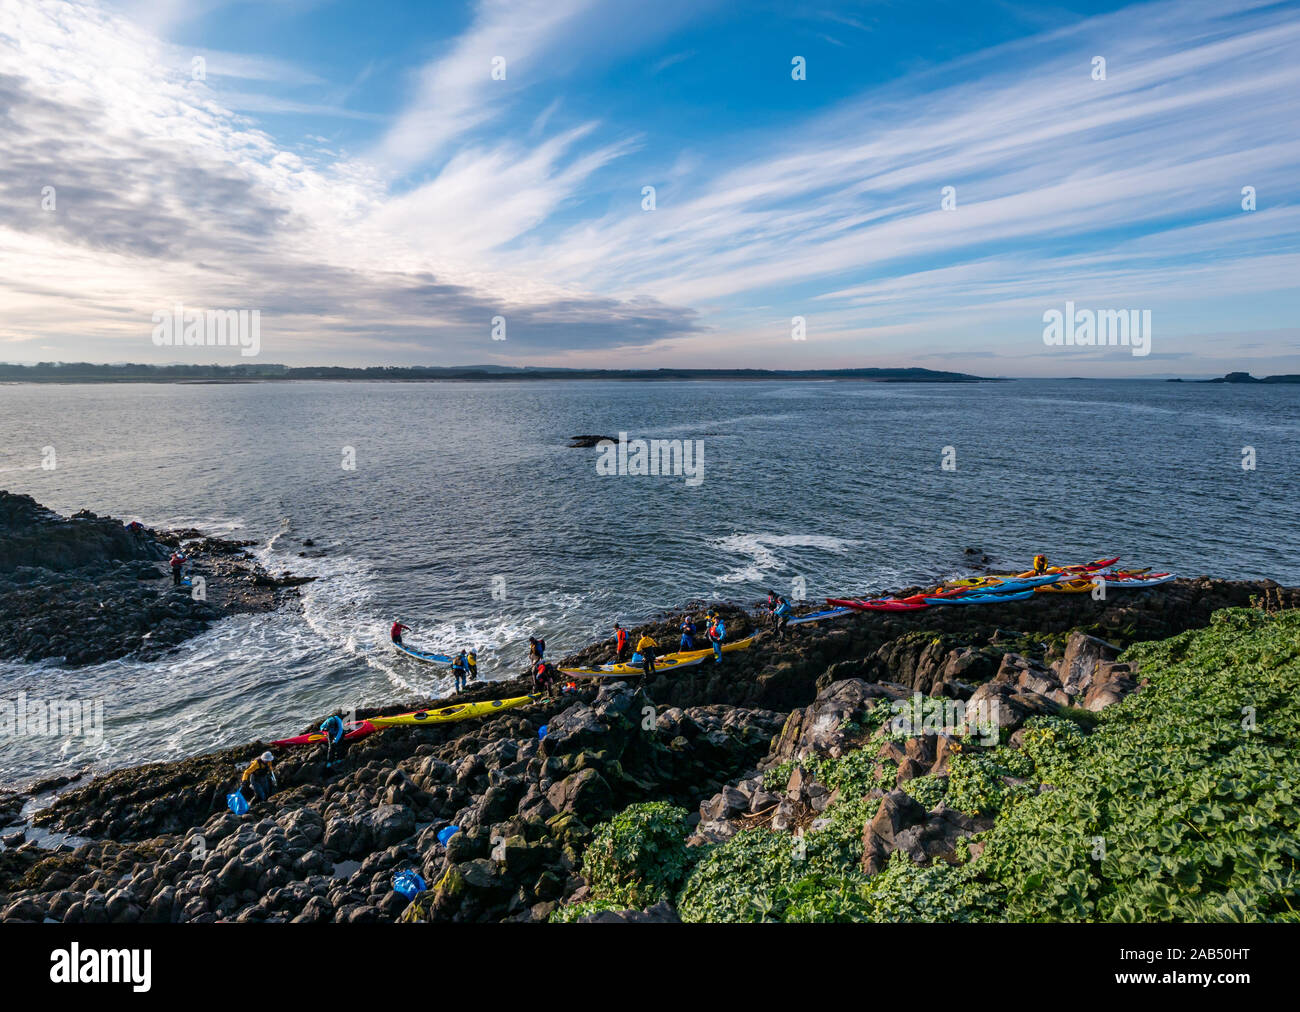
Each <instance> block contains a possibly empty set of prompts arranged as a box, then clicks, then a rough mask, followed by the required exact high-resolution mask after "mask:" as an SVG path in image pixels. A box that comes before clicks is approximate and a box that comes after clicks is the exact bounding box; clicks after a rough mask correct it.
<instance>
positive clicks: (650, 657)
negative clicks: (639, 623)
mask: <svg viewBox="0 0 1300 1012" xmlns="http://www.w3.org/2000/svg"><path fill="white" fill-rule="evenodd" d="M658 649H659V644H658V643H656V642H655V641H654V638H653V637H652V636H651V635H650V634H649V633H646V634H645V635H644V636H642V637H641V638H640V639H639V640H637V641H636V652H637V653H639V654H640V655H641V677H642V678H646V679H648V678H649V677H650V676H651V675H653V674H654V673H655V651H656V650H658Z"/></svg>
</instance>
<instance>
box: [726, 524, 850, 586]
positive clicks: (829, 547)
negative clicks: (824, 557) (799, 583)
mask: <svg viewBox="0 0 1300 1012" xmlns="http://www.w3.org/2000/svg"><path fill="white" fill-rule="evenodd" d="M858 544H861V542H860V541H857V540H855V539H853V538H837V537H833V536H831V535H829V534H730V535H728V536H726V537H724V538H715V539H713V540H712V541H711V542H710V547H712V548H715V549H717V550H718V551H720V552H726V553H728V554H730V555H741V556H747V557H748V558H749V562H748V563H747V564H745V565H743V566H740V567H739V568H737V569H733V570H731V571H729V572H726V573H723V574H722V575H721V576H719V577H716V578H715V580H714V583H715V584H736V583H761V582H762V581H763V580H764V579H765V578H767V577H768V576H769V575H770V574H771V573H773V572H776V571H777V570H780V569H785V568H788V564H787V563H786V562H784V561H783V560H782V559H781V557H780V555H779V553H778V552H777V549H781V548H812V549H816V550H818V551H823V552H833V553H834V554H836V555H847V554H848V551H849V549H850V548H851V547H853V546H854V545H858Z"/></svg>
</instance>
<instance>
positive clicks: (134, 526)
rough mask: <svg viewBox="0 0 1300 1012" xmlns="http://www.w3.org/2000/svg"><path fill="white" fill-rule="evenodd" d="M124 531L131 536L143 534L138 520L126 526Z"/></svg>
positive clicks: (142, 525)
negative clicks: (128, 532)
mask: <svg viewBox="0 0 1300 1012" xmlns="http://www.w3.org/2000/svg"><path fill="white" fill-rule="evenodd" d="M126 529H127V530H128V531H130V532H131V533H132V534H143V533H144V524H142V523H140V521H139V520H132V521H131V522H130V523H129V524H127V525H126Z"/></svg>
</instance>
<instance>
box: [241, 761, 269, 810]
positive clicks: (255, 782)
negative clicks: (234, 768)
mask: <svg viewBox="0 0 1300 1012" xmlns="http://www.w3.org/2000/svg"><path fill="white" fill-rule="evenodd" d="M274 759H275V756H273V755H271V753H270V752H263V753H262V754H261V755H260V756H258V757H257V758H256V759H254V760H253V761H252V762H251V763H249V764H248V767H247V768H246V769H245V770H244V775H243V776H242V777H240V782H241V789H242V786H243V784H247V785H248V786H249V787H251V788H252V789H253V794H254V795H255V796H256V797H257V800H258V801H265V800H266V799H267V798H269V797H270V796H271V793H272V792H273V791H274V790H275V788H276V780H275V768H274V767H273V766H272V765H271V762H272V760H274Z"/></svg>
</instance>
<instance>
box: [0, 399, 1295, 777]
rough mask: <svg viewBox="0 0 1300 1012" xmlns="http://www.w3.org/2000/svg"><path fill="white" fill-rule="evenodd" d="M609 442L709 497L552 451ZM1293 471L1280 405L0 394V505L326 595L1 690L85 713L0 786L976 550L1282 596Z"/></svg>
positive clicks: (514, 666) (268, 730) (506, 671)
mask: <svg viewBox="0 0 1300 1012" xmlns="http://www.w3.org/2000/svg"><path fill="white" fill-rule="evenodd" d="M620 432H626V433H627V434H628V438H629V439H636V438H646V439H650V438H659V439H681V440H690V441H691V445H692V446H694V445H696V444H695V441H696V440H701V441H702V445H703V465H704V469H703V475H702V480H701V481H699V482H698V483H695V482H693V481H689V480H688V477H687V476H686V475H657V476H656V475H646V476H641V475H635V474H613V475H610V474H600V473H598V470H597V461H598V456H599V454H598V451H597V450H595V449H569V448H568V447H567V445H566V444H567V442H568V439H569V437H570V436H572V435H575V434H579V433H596V434H609V435H613V436H615V437H617V436H618V434H619V433H620ZM47 446H53V447H54V448H55V452H56V454H57V467H56V468H55V469H54V470H44V469H42V467H41V459H42V452H43V448H44V447H47ZM1245 447H1253V448H1254V452H1255V456H1256V467H1255V469H1254V470H1246V469H1243V467H1242V460H1243V448H1245ZM347 448H351V449H352V450H353V451H354V455H355V467H354V468H353V469H348V468H346V467H344V466H343V465H344V463H345V462H346V459H347ZM945 448H951V450H950V451H948V460H949V462H950V463H951V462H953V461H954V460H955V465H956V466H955V469H945V468H944V467H943V463H944V459H945ZM1298 466H1300V387H1297V386H1290V387H1288V386H1249V387H1243V386H1234V385H1204V384H1189V383H1181V384H1180V383H1164V382H1154V381H1153V382H1119V383H1116V382H1102V381H1087V380H1072V381H1013V382H1005V383H988V384H979V385H946V384H945V385H927V384H873V383H861V382H837V381H827V382H799V383H795V382H755V383H728V382H673V383H652V382H614V381H590V382H585V381H581V382H580V381H575V382H562V383H541V382H493V383H465V384H461V383H410V384H407V383H325V382H322V383H309V382H302V383H287V384H247V385H219V384H212V385H205V384H187V385H162V384H159V385H147V384H144V385H124V386H117V385H76V386H63V385H58V386H36V385H30V386H29V385H7V386H4V385H0V488H6V489H8V490H10V491H13V492H23V493H27V494H30V495H32V496H34V497H35V498H36V499H37V500H38V501H40V502H41V503H44V504H45V505H47V506H50V507H52V508H54V509H57V510H59V511H61V512H64V513H71V512H74V511H76V510H78V509H82V508H87V509H91V510H94V511H95V512H97V513H101V514H105V513H107V514H112V515H114V516H117V517H120V518H122V519H123V520H124V521H126V520H130V519H135V518H138V519H140V520H142V521H144V522H145V523H146V524H147V525H150V526H157V527H178V526H197V527H201V528H203V529H205V530H206V531H208V532H211V533H214V534H219V535H223V536H227V537H236V538H241V539H250V540H255V541H256V542H257V547H256V548H255V549H253V551H255V553H256V554H257V556H258V557H259V558H260V559H261V560H262V561H263V562H264V563H265V564H266V565H267V566H268V567H270V568H271V569H272V570H275V571H283V570H288V571H291V572H293V573H297V574H304V575H311V576H316V577H318V579H317V580H316V582H314V583H311V584H309V585H307V586H305V587H304V588H303V597H302V608H301V610H300V611H299V610H287V611H283V612H281V613H277V614H273V615H258V616H241V617H235V618H231V619H226V620H223V621H222V622H220V623H219V624H217V625H216V626H214V627H213V628H212V629H211V630H210V631H209V632H208V633H206V634H204V635H202V636H200V637H197V638H196V639H194V640H192V641H190V642H189V643H188V644H186V645H185V646H183V647H182V648H181V649H179V650H178V651H177V652H176V653H175V654H173V655H170V656H169V657H167V658H165V659H163V660H161V661H155V662H152V663H147V664H146V663H138V662H134V661H130V660H126V661H119V662H114V663H109V664H102V665H96V666H93V667H89V668H82V669H77V670H63V669H60V668H58V667H56V666H54V665H50V664H39V665H27V664H19V663H12V662H0V698H3V699H7V700H10V701H14V700H15V699H17V697H18V696H19V694H20V693H26V694H27V697H28V698H30V699H44V700H50V699H94V700H102V701H103V706H104V721H103V725H104V734H103V736H102V739H99V740H93V739H90V740H88V739H86V738H84V737H81V738H71V737H70V738H67V739H63V740H60V739H51V738H48V737H42V738H29V737H11V738H10V739H9V740H0V784H5V783H9V784H13V783H15V782H17V783H21V782H25V781H27V780H30V779H31V778H33V777H36V776H44V775H49V774H51V773H54V772H68V771H70V770H74V769H79V768H83V767H85V766H88V765H93V766H96V767H98V768H104V767H111V766H121V765H126V764H135V763H140V762H145V761H151V760H160V759H168V758H176V757H179V756H182V755H188V754H194V753H197V752H202V751H207V750H210V749H214V748H218V747H223V746H226V745H230V744H234V743H240V742H246V741H250V740H253V739H256V738H259V737H261V738H268V739H269V738H275V737H283V736H286V735H289V734H293V733H297V732H298V731H299V729H300V728H301V727H302V726H303V725H304V724H305V722H306V721H307V720H309V719H310V718H312V717H314V716H317V715H320V714H322V713H324V712H326V711H327V710H330V709H332V708H334V707H339V706H341V707H343V708H345V709H348V708H351V707H352V706H358V705H364V704H377V703H384V702H399V701H402V700H407V699H412V698H414V697H416V696H421V695H425V694H433V693H438V692H440V691H442V690H445V689H446V688H448V687H449V680H448V679H447V678H446V677H444V676H442V675H441V673H440V670H441V669H434V668H429V667H427V666H422V665H420V664H419V663H418V662H415V661H412V660H410V659H407V658H403V657H401V656H398V655H397V654H395V653H394V651H392V650H391V648H390V647H389V645H388V643H387V631H388V626H389V623H391V622H392V620H393V619H394V618H395V617H400V618H401V620H402V621H403V622H405V623H406V624H407V625H409V626H411V627H412V629H413V630H414V631H413V632H412V633H409V634H407V641H408V643H412V644H415V645H418V646H421V647H424V648H434V649H437V650H439V651H441V652H449V651H454V650H456V649H458V648H460V647H471V646H472V647H477V648H478V650H479V658H480V672H481V674H482V675H484V676H486V677H488V678H499V677H505V676H508V675H511V674H514V673H518V672H519V671H521V670H522V667H523V659H524V656H525V654H526V648H527V637H528V636H529V635H530V634H536V635H541V636H544V637H545V639H546V641H547V646H548V654H551V655H554V656H557V657H558V656H560V655H561V654H563V653H565V652H566V651H568V650H570V649H576V648H579V647H582V646H584V645H586V644H588V643H589V642H591V641H592V640H594V639H596V638H600V637H606V636H608V635H609V634H610V631H611V626H612V624H613V622H614V621H615V620H621V621H622V622H623V623H625V624H629V623H630V624H635V623H637V622H639V621H641V620H643V619H646V618H649V617H652V616H654V615H657V614H659V613H661V612H663V611H666V610H669V609H672V608H674V607H676V606H679V605H681V604H684V603H685V602H687V601H688V600H691V599H722V600H729V601H734V602H738V603H756V602H757V601H759V600H760V599H761V598H762V597H763V596H764V593H765V591H766V590H767V588H769V587H771V588H774V589H776V590H778V591H779V592H783V593H786V594H787V595H791V594H795V595H797V593H798V590H799V588H800V587H801V586H802V588H803V590H804V592H805V593H806V596H807V598H808V599H810V600H818V599H820V598H823V597H825V596H827V595H831V596H837V595H841V594H852V595H856V594H862V593H866V592H875V591H883V590H888V589H893V588H897V587H900V586H904V585H907V584H913V583H917V582H921V581H925V580H932V579H936V580H937V579H939V578H943V577H948V576H952V575H956V574H959V573H965V572H967V571H969V563H968V562H967V559H966V556H965V555H964V554H963V550H964V549H965V548H967V547H968V546H971V547H979V548H981V549H983V551H984V552H986V553H988V554H989V555H991V556H992V557H993V559H994V560H995V562H996V563H1000V564H1003V565H1006V566H1009V567H1011V568H1024V567H1026V566H1028V565H1029V562H1030V559H1031V557H1032V556H1033V555H1034V553H1036V552H1040V551H1041V552H1045V553H1046V554H1047V555H1048V556H1049V558H1050V559H1052V560H1053V561H1061V562H1081V561H1087V560H1090V559H1092V558H1096V557H1098V556H1102V555H1121V556H1122V557H1123V558H1124V560H1125V561H1126V562H1129V563H1132V564H1134V565H1150V566H1155V567H1157V568H1159V569H1171V570H1174V571H1176V572H1178V573H1179V574H1180V575H1186V576H1196V575H1200V574H1210V575H1214V576H1221V577H1231V578H1257V577H1269V578H1272V579H1274V580H1277V581H1279V582H1282V583H1288V584H1297V583H1300V494H1298V493H1300V481H1298V480H1297V467H1298ZM304 539H311V540H313V541H314V542H315V548H305V547H304V546H303V544H302V541H303V540H304ZM301 552H307V553H308V555H307V556H301V555H300V554H299V553H301Z"/></svg>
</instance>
